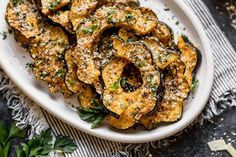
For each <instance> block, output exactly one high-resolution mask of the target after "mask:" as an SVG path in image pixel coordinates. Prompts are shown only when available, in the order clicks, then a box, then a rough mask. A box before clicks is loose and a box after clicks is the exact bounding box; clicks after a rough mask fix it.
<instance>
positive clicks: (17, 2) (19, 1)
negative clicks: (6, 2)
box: [11, 0, 23, 5]
mask: <svg viewBox="0 0 236 157" xmlns="http://www.w3.org/2000/svg"><path fill="white" fill-rule="evenodd" d="M11 2H12V3H13V4H14V5H17V4H22V3H23V0H11Z"/></svg>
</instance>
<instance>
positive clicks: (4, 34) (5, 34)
mask: <svg viewBox="0 0 236 157" xmlns="http://www.w3.org/2000/svg"><path fill="white" fill-rule="evenodd" d="M0 35H2V39H3V40H5V39H6V38H7V32H5V31H3V32H1V33H0Z"/></svg>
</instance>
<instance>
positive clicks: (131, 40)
mask: <svg viewBox="0 0 236 157" xmlns="http://www.w3.org/2000/svg"><path fill="white" fill-rule="evenodd" d="M135 41H137V39H136V38H135V37H129V38H128V40H127V42H135Z"/></svg>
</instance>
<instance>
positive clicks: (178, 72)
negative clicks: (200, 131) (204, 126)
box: [140, 60, 190, 129]
mask: <svg viewBox="0 0 236 157" xmlns="http://www.w3.org/2000/svg"><path fill="white" fill-rule="evenodd" d="M167 70H168V73H167V74H166V76H165V80H164V86H165V95H164V99H163V100H162V103H161V104H160V105H159V106H158V109H157V111H156V112H155V113H153V114H151V115H147V116H143V117H142V118H141V120H140V122H141V124H142V125H144V126H145V127H146V128H147V129H153V128H155V127H157V126H158V124H160V123H170V122H175V121H177V120H179V119H180V118H181V117H182V112H183V102H184V100H185V99H186V98H187V97H188V94H189V91H190V87H189V85H188V82H187V80H186V79H185V77H184V71H185V65H184V63H183V62H182V61H180V60H178V61H176V62H173V63H171V64H170V65H169V67H168V69H167Z"/></svg>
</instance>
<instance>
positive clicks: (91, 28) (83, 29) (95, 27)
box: [81, 25, 98, 34]
mask: <svg viewBox="0 0 236 157" xmlns="http://www.w3.org/2000/svg"><path fill="white" fill-rule="evenodd" d="M97 28H98V26H97V25H93V26H91V27H83V28H81V30H82V32H83V33H84V34H88V33H93V32H94V31H95V30H96V29H97Z"/></svg>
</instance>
